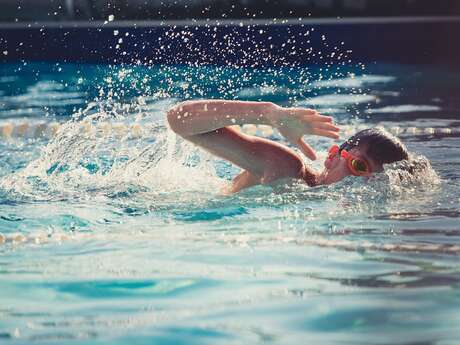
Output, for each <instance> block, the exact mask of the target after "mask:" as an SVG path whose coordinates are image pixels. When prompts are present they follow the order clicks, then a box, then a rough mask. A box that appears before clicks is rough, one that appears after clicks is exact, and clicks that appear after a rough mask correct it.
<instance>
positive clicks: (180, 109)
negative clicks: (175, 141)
mask: <svg viewBox="0 0 460 345" xmlns="http://www.w3.org/2000/svg"><path fill="white" fill-rule="evenodd" d="M188 107H189V102H187V101H186V102H181V103H178V104H176V105H175V106H173V107H172V108H170V109H169V110H168V111H167V113H166V119H167V120H168V124H169V128H171V130H172V131H173V132H175V133H176V134H179V135H180V136H183V137H185V136H186V135H187V133H186V131H185V126H184V114H185V113H186V112H187V108H188Z"/></svg>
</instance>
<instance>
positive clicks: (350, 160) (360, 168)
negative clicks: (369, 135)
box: [328, 144, 372, 176]
mask: <svg viewBox="0 0 460 345" xmlns="http://www.w3.org/2000/svg"><path fill="white" fill-rule="evenodd" d="M337 154H340V157H343V158H345V160H346V161H347V166H348V169H349V170H350V172H351V174H352V175H354V176H365V175H369V174H370V173H371V172H372V171H371V168H370V165H369V163H368V162H367V161H366V160H365V159H362V158H359V157H356V156H355V155H353V154H351V153H350V152H348V151H347V150H345V149H344V148H341V147H339V145H336V144H334V145H332V146H331V148H330V149H329V154H328V159H332V158H334V157H335V156H336V155H337Z"/></svg>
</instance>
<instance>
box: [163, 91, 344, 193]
mask: <svg viewBox="0 0 460 345" xmlns="http://www.w3.org/2000/svg"><path fill="white" fill-rule="evenodd" d="M168 122H169V124H170V126H171V129H172V130H173V131H175V132H176V133H177V134H179V135H181V136H182V137H184V138H185V139H187V140H189V141H191V142H193V143H195V144H197V145H200V146H202V147H203V148H205V149H207V150H208V151H210V152H211V153H213V154H216V155H217V156H219V157H222V158H225V159H227V160H229V161H231V162H233V163H234V164H236V165H238V166H240V167H242V168H243V169H246V170H247V171H248V172H250V173H251V174H253V175H254V176H255V178H260V180H261V181H260V183H268V182H270V181H273V180H275V179H278V178H282V177H300V175H302V176H305V177H306V180H307V181H310V182H311V183H310V184H314V183H313V182H312V181H313V180H314V175H315V173H314V172H313V171H312V170H311V169H309V168H307V167H305V165H304V164H303V162H302V160H301V159H300V157H299V156H298V155H297V154H296V153H295V152H294V151H293V150H291V149H290V148H288V147H286V146H284V145H281V144H279V143H276V142H274V141H271V140H267V139H264V138H259V137H255V136H250V135H246V134H243V133H240V132H238V131H236V130H235V129H233V128H231V127H230V126H232V125H244V124H265V125H271V126H273V127H276V128H277V129H278V131H279V132H280V133H281V134H282V135H283V136H284V137H285V138H286V139H287V140H288V141H289V142H291V143H292V144H294V145H297V146H298V147H299V148H300V149H301V150H302V152H303V153H304V154H305V155H306V156H307V157H309V158H310V159H315V158H316V155H315V152H314V150H313V149H312V148H311V147H310V146H309V145H308V144H307V143H305V142H304V141H303V140H302V136H303V135H305V134H315V135H321V136H327V137H330V138H338V134H337V132H338V128H337V127H336V126H334V125H333V124H332V118H331V117H329V116H323V115H320V114H318V113H317V112H316V111H314V110H311V109H304V108H282V107H279V106H277V105H275V104H273V103H269V102H245V101H227V100H200V101H188V102H183V103H180V104H178V105H176V106H174V107H173V108H171V109H170V110H169V111H168ZM250 180H251V182H254V181H253V180H254V178H251V179H250Z"/></svg>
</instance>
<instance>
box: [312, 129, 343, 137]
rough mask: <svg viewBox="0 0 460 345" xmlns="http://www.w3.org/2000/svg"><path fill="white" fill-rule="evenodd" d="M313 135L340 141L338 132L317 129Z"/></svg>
mask: <svg viewBox="0 0 460 345" xmlns="http://www.w3.org/2000/svg"><path fill="white" fill-rule="evenodd" d="M313 134H315V135H319V136H321V137H326V138H331V139H339V138H340V135H339V134H338V133H337V131H328V130H325V129H315V130H314V131H313Z"/></svg>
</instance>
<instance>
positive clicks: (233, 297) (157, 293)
mask: <svg viewBox="0 0 460 345" xmlns="http://www.w3.org/2000/svg"><path fill="white" fill-rule="evenodd" d="M458 85H460V72H458V71H455V70H449V69H446V68H441V67H430V66H400V65H384V64H375V65H369V66H362V65H358V66H346V65H345V66H344V65H340V66H329V67H328V68H322V69H321V68H320V67H309V68H307V67H305V68H296V69H287V68H284V69H276V68H274V69H270V70H250V69H232V68H218V67H194V68H189V67H183V66H182V67H181V66H176V67H171V66H170V67H158V66H156V67H155V66H154V67H143V66H97V65H72V64H48V63H33V64H32V63H27V64H3V65H2V66H0V126H1V125H2V124H5V123H14V124H15V125H18V124H19V123H23V122H24V121H27V123H36V122H40V121H42V122H46V123H51V122H59V123H60V124H61V129H60V131H59V132H58V133H57V134H56V135H55V136H45V137H43V138H34V137H33V135H25V134H24V135H19V134H18V135H13V136H12V137H7V138H4V137H0V158H1V159H0V176H1V179H0V232H1V233H2V236H1V237H0V239H1V241H2V244H0V291H1V294H0V342H1V343H4V344H32V343H43V344H50V343H57V344H67V343H69V344H70V343H72V344H73V343H77V344H126V343H132V344H208V343H209V344H255V343H273V344H300V343H305V342H306V341H307V342H311V343H319V344H443V345H447V344H458V339H459V337H460V313H459V310H460V309H459V308H460V265H459V263H458V262H459V260H458V259H459V255H460V229H459V224H460V223H459V209H460V207H459V206H460V173H459V171H458V167H459V165H460V156H459V153H458V152H459V148H460V139H459V136H458V135H455V130H458V128H459V127H460V122H459V118H460V101H459V99H458ZM208 97H213V98H221V97H222V98H231V99H250V100H270V101H274V102H276V103H278V104H280V105H300V106H311V107H315V108H317V109H320V110H321V111H322V112H324V113H327V114H332V115H334V117H335V118H336V119H337V121H338V122H339V123H340V124H341V125H343V126H346V128H348V129H351V131H354V130H357V129H360V128H363V127H366V126H375V125H383V126H386V127H394V126H399V127H401V128H407V127H417V130H413V131H412V132H410V131H409V132H405V133H404V135H403V136H402V138H403V140H404V142H405V143H406V144H407V146H408V147H409V149H410V150H411V151H412V152H414V154H416V155H421V157H420V159H423V157H422V156H425V157H426V158H427V159H428V160H429V161H430V162H431V165H432V169H427V170H426V171H424V172H423V174H420V175H419V176H416V177H415V178H406V179H404V178H403V179H401V178H399V177H398V176H400V175H401V171H400V170H398V166H393V167H388V168H387V170H386V172H385V173H383V174H381V175H379V176H376V177H375V178H374V179H371V180H369V181H363V180H360V179H358V178H351V177H350V178H348V179H346V180H345V181H343V182H341V183H339V184H337V185H334V186H329V187H318V188H307V187H305V186H303V185H299V184H293V185H277V186H274V187H267V186H264V187H256V188H252V189H249V190H246V191H244V192H241V193H239V194H236V195H233V196H222V195H221V194H220V193H219V190H220V189H221V188H222V187H223V186H224V185H225V183H228V181H229V180H230V179H231V177H232V176H233V175H234V174H235V173H236V172H237V169H236V168H234V167H232V166H230V165H229V164H227V163H225V162H222V161H220V160H217V159H214V158H213V157H211V156H209V155H208V154H206V153H204V152H202V151H200V150H197V149H196V148H194V147H193V146H191V145H189V144H187V143H184V142H183V141H182V140H179V139H178V138H177V137H176V136H175V135H174V134H173V133H171V131H169V130H168V129H167V128H166V127H165V122H164V117H165V111H166V109H168V107H170V106H171V105H172V104H174V103H175V102H177V101H179V100H183V99H196V98H208ZM106 124H111V126H112V124H117V125H118V126H119V128H132V127H129V126H133V125H136V126H137V127H136V128H138V129H139V128H140V129H141V130H142V135H133V130H130V131H127V132H126V131H125V132H123V131H118V132H117V131H116V130H114V128H115V127H116V126H115V125H113V126H115V127H113V128H112V127H111V128H112V129H110V130H109V129H104V128H106V127H105V126H106ZM84 126H89V128H90V130H87V131H82V127H84ZM120 126H121V127H120ZM123 126H125V127H123ZM126 126H127V127H126ZM86 128H88V127H86ZM344 128H345V127H344ZM425 128H435V129H452V130H453V131H454V134H449V133H447V132H445V133H444V132H440V133H444V134H442V135H437V134H436V135H429V134H423V133H425V132H424V129H425ZM411 133H412V134H411ZM457 133H458V132H457ZM267 135H269V136H270V137H271V138H272V139H274V140H281V139H280V138H279V137H278V136H277V135H276V133H268V134H267ZM309 140H310V142H311V143H312V145H313V146H314V147H316V148H317V149H318V151H319V155H320V157H321V158H324V157H325V155H326V149H327V148H328V146H329V145H330V144H331V141H330V140H327V139H322V138H315V137H313V138H310V139H309ZM320 161H321V159H320ZM320 161H318V162H314V163H312V164H313V165H314V166H315V167H318V168H319V167H320V165H321V162H320Z"/></svg>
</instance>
